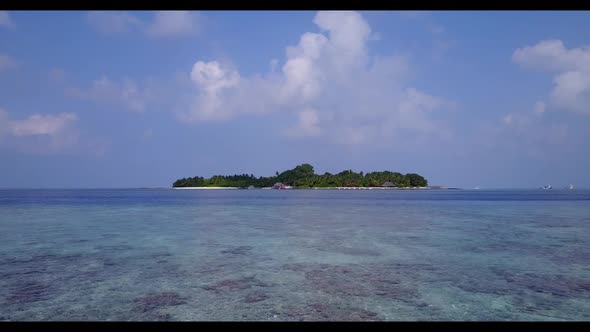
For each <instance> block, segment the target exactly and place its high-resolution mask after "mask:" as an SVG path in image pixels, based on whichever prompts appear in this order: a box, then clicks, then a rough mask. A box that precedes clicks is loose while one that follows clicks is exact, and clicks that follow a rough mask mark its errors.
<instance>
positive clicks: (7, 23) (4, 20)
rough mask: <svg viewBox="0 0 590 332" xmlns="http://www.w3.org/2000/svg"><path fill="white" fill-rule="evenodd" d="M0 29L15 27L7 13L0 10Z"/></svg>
mask: <svg viewBox="0 0 590 332" xmlns="http://www.w3.org/2000/svg"><path fill="white" fill-rule="evenodd" d="M0 27H5V28H8V29H14V28H15V27H16V26H15V24H14V22H13V21H12V19H11V18H10V15H8V12H7V11H4V10H0Z"/></svg>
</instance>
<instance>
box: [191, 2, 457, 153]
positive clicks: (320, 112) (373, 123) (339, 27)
mask: <svg viewBox="0 0 590 332" xmlns="http://www.w3.org/2000/svg"><path fill="white" fill-rule="evenodd" d="M313 21H314V23H315V24H316V25H317V26H318V28H319V30H320V32H319V33H318V32H306V33H303V34H302V35H301V37H300V39H299V42H298V44H297V45H295V46H289V47H287V48H286V59H285V61H284V63H283V65H282V67H281V69H280V70H274V69H275V68H277V67H279V66H280V64H279V61H277V60H272V61H271V62H270V63H271V70H270V72H268V73H266V74H262V75H253V76H251V77H242V76H240V74H239V72H238V71H237V69H235V68H233V67H232V66H229V65H222V64H220V63H219V62H217V61H209V62H204V61H202V60H199V61H197V62H196V63H195V64H194V66H193V71H192V73H191V78H192V80H193V82H194V83H195V86H196V88H197V91H196V94H195V101H194V103H193V107H192V108H191V110H190V111H189V112H185V113H183V114H182V115H181V116H180V118H181V119H182V120H184V121H187V122H198V121H201V122H202V121H214V120H217V121H219V120H229V119H232V118H234V117H236V116H239V115H241V114H248V113H251V114H263V113H270V112H292V113H293V116H294V121H293V124H294V125H286V126H285V127H291V130H288V131H286V132H287V133H288V135H290V136H292V137H301V136H313V137H323V138H325V139H328V140H331V141H333V142H338V143H344V144H361V143H365V142H369V141H373V140H377V139H380V138H385V137H386V138H389V139H391V140H393V139H404V138H406V137H407V135H413V136H416V135H435V136H436V135H439V134H440V133H442V132H445V131H447V132H448V129H447V128H443V127H444V126H443V125H442V124H441V123H439V122H437V121H435V120H434V119H433V118H431V117H430V113H432V112H435V111H437V110H439V109H442V108H444V107H446V106H449V103H448V102H447V101H445V100H443V99H441V98H438V97H433V96H430V95H428V94H427V93H424V92H421V91H419V90H417V89H416V88H413V87H411V86H409V85H408V84H407V78H408V76H409V73H410V72H411V70H410V68H409V63H408V61H407V59H406V58H405V57H402V56H397V55H387V56H378V55H371V54H370V50H369V41H370V39H371V27H370V26H369V24H368V23H367V22H366V21H365V19H364V18H363V17H362V16H361V15H360V14H359V13H357V12H345V11H344V12H343V11H335V12H319V13H318V14H317V15H316V16H315V18H314V20H313ZM294 133H297V134H294Z"/></svg>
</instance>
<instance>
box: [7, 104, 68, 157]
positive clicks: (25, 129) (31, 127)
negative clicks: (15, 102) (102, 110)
mask: <svg viewBox="0 0 590 332" xmlns="http://www.w3.org/2000/svg"><path fill="white" fill-rule="evenodd" d="M77 120H78V117H77V116H76V115H75V114H73V113H59V114H34V115H31V116H29V117H27V118H25V119H21V120H13V119H10V118H9V114H8V112H6V111H4V110H2V109H0V143H3V144H4V143H8V144H9V145H14V146H16V147H18V148H20V149H22V150H25V151H27V152H32V153H41V154H51V153H57V152H62V151H64V150H67V149H68V148H71V147H73V146H75V145H76V143H77V141H78V130H77V129H76V128H75V124H76V122H77Z"/></svg>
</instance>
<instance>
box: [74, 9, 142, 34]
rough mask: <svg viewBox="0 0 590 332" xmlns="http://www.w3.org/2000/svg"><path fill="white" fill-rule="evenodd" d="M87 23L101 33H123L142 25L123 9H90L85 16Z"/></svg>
mask: <svg viewBox="0 0 590 332" xmlns="http://www.w3.org/2000/svg"><path fill="white" fill-rule="evenodd" d="M86 19H87V20H88V23H89V24H90V25H91V26H92V27H93V28H94V29H96V30H97V31H99V32H102V33H123V32H129V31H131V30H133V29H141V28H142V27H144V25H145V24H144V22H142V21H141V20H140V19H138V18H137V17H135V16H133V15H131V14H129V13H127V12H123V11H92V12H89V13H88V15H87V16H86Z"/></svg>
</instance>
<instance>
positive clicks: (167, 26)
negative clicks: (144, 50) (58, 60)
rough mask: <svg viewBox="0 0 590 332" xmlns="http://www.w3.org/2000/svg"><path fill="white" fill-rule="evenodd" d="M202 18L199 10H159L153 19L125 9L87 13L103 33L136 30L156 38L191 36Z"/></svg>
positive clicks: (91, 22)
mask: <svg viewBox="0 0 590 332" xmlns="http://www.w3.org/2000/svg"><path fill="white" fill-rule="evenodd" d="M201 19H202V18H201V16H200V15H199V14H198V13H197V12H190V11H157V12H155V13H154V17H153V19H152V20H151V21H148V20H142V19H140V18H138V17H137V16H135V15H132V14H130V13H128V12H125V11H107V12H104V11H92V12H89V13H88V15H87V21H88V23H89V24H90V25H91V26H92V27H93V28H94V29H96V30H97V31H99V32H101V33H107V34H114V33H124V32H130V31H134V30H135V31H141V32H143V33H145V34H146V35H148V36H151V37H155V38H169V37H182V36H189V35H191V34H193V33H194V32H196V31H197V30H198V28H199V25H200V22H201Z"/></svg>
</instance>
